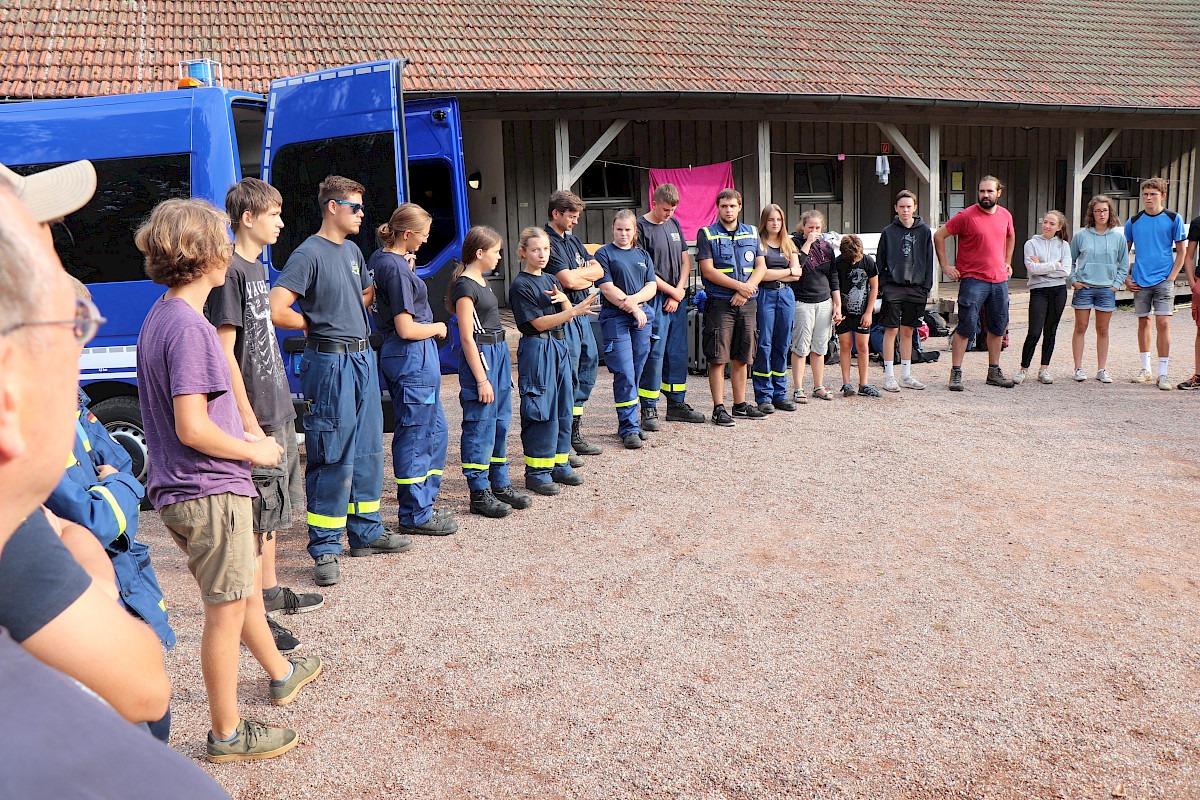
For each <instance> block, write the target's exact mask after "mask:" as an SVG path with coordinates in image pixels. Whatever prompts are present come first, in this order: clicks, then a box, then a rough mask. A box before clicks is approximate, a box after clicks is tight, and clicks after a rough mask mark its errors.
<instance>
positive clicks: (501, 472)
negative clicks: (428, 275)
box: [446, 225, 533, 517]
mask: <svg viewBox="0 0 1200 800" xmlns="http://www.w3.org/2000/svg"><path fill="white" fill-rule="evenodd" d="M502 244H503V241H502V240H501V239H500V234H499V233H497V232H496V230H495V229H493V228H489V227H488V226H486V225H476V226H474V227H472V228H471V229H470V230H469V231H467V235H466V236H465V237H464V238H463V247H462V265H461V266H459V267H458V268H457V269H455V271H454V277H453V278H451V280H450V286H449V287H448V289H447V291H446V295H447V300H446V306H447V308H448V309H449V310H450V311H452V312H454V313H455V314H457V315H458V331H459V339H460V341H461V342H462V354H461V355H460V356H459V359H458V387H459V390H458V402H459V404H460V405H462V413H463V422H462V439H461V460H462V469H463V476H464V477H465V478H466V479H467V488H468V489H469V490H470V492H471V513H472V514H482V515H483V516H485V517H506V516H508V515H509V514H510V513H512V510H513V509H514V508H517V509H521V508H529V506H530V505H531V504H532V502H533V500H532V499H531V498H530V497H529V495H527V494H522V493H521V492H518V491H517V490H516V489H514V488H513V486H512V482H511V481H510V480H509V477H508V455H507V454H508V426H509V422H510V421H511V420H512V363H511V361H510V360H509V354H508V342H507V341H506V338H505V334H504V328H503V327H502V326H501V324H500V308H499V303H497V301H496V295H494V294H493V293H492V290H491V288H490V287H489V286H488V284H487V281H486V280H485V279H484V277H483V273H484V271H485V270H486V271H488V272H493V271H494V270H495V269H496V267H497V265H498V264H499V263H500V247H501V245H502Z"/></svg>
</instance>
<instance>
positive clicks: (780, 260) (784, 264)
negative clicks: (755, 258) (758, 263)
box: [764, 245, 791, 269]
mask: <svg viewBox="0 0 1200 800" xmlns="http://www.w3.org/2000/svg"><path fill="white" fill-rule="evenodd" d="M764 260H765V261H766V262H767V269H788V268H789V267H790V266H791V259H789V258H788V257H787V256H785V255H784V254H783V250H781V249H780V248H778V247H771V245H767V255H766V256H765V258H764Z"/></svg>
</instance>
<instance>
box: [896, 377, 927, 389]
mask: <svg viewBox="0 0 1200 800" xmlns="http://www.w3.org/2000/svg"><path fill="white" fill-rule="evenodd" d="M900 386H901V387H902V388H904V389H924V388H925V384H923V383H921V382H920V381H919V380H917V379H916V378H914V377H913V376H912V375H909V376H908V377H907V378H905V377H901V378H900Z"/></svg>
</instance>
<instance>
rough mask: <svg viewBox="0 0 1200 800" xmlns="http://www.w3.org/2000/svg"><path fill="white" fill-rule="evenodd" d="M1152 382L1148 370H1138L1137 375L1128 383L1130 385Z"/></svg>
mask: <svg viewBox="0 0 1200 800" xmlns="http://www.w3.org/2000/svg"><path fill="white" fill-rule="evenodd" d="M1153 382H1154V376H1153V375H1151V374H1150V370H1148V369H1143V370H1140V371H1139V372H1138V374H1137V375H1134V376H1133V380H1131V381H1130V383H1153Z"/></svg>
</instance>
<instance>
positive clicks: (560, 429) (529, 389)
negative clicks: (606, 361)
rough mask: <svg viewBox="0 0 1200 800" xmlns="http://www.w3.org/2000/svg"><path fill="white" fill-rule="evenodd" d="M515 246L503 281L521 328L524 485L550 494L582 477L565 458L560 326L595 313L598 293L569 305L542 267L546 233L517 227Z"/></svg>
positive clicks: (566, 379) (567, 435) (568, 374)
mask: <svg viewBox="0 0 1200 800" xmlns="http://www.w3.org/2000/svg"><path fill="white" fill-rule="evenodd" d="M517 252H518V254H519V255H520V256H521V260H522V261H523V262H524V265H523V266H522V268H521V272H520V273H519V274H518V275H517V276H516V277H515V278H513V281H512V284H511V285H510V286H509V289H508V304H509V306H510V307H511V308H512V311H513V319H514V320H515V321H516V323H517V330H519V331H520V332H521V342H520V344H519V345H517V387H518V389H519V390H520V393H521V445H522V447H523V449H524V451H525V488H526V489H529V490H531V491H534V492H537V493H538V494H543V495H554V494H558V493H559V491H561V490H560V489H559V486H558V484H566V485H568V486H578V485H579V484H581V483H583V477H582V476H581V475H580V474H579V473H577V472H575V470H574V469H572V467H571V464H570V463H569V462H568V461H567V456H568V454H569V453H570V451H571V422H572V419H573V417H574V415H573V414H572V407H573V406H572V403H573V400H574V385H573V382H572V371H571V370H572V367H571V354H570V351H569V350H568V349H567V341H566V338H567V337H566V333H565V332H564V331H563V326H564V325H565V324H566V323H568V322H571V321H573V320H575V319H576V318H577V317H581V316H585V315H588V314H595V313H596V310H595V309H596V301H597V300H598V299H599V295H598V294H597V293H595V292H591V293H588V294H587V295H585V296H584V298H583V299H582V300H580V301H578V302H577V303H575V304H574V305H572V304H571V301H570V300H569V299H568V298H567V295H566V294H564V293H563V290H562V286H561V285H560V284H559V282H558V280H557V279H556V278H555V277H554V276H553V275H547V274H546V273H545V272H543V271H542V270H543V269H544V268H545V266H546V264H547V262H549V260H550V239H549V237H548V236H547V234H546V232H545V231H543V230H540V229H538V228H526V229H525V230H523V231H522V232H521V243H520V247H519V249H518V251H517ZM583 321H584V322H586V320H583Z"/></svg>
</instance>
